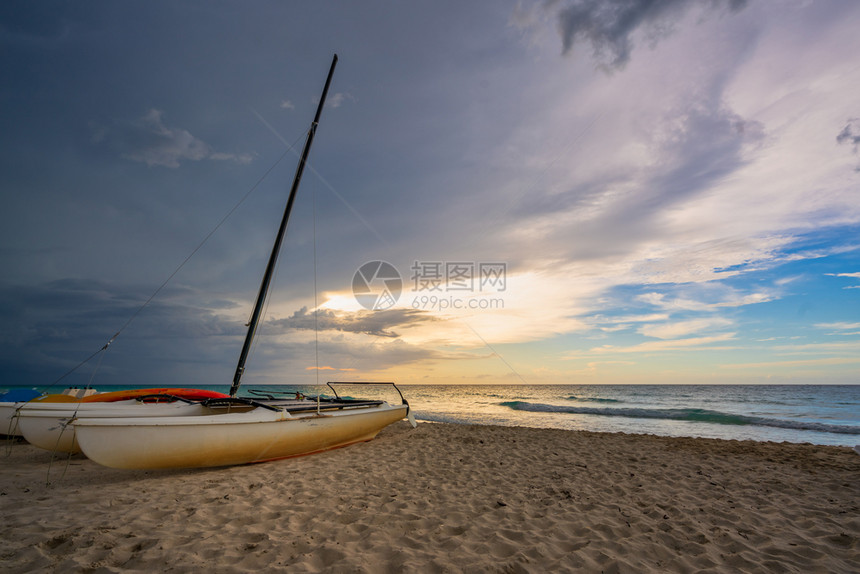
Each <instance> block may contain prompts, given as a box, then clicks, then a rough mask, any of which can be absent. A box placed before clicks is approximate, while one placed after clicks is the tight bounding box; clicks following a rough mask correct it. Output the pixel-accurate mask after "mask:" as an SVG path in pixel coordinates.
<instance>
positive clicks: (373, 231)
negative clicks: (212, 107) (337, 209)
mask: <svg viewBox="0 0 860 574" xmlns="http://www.w3.org/2000/svg"><path fill="white" fill-rule="evenodd" d="M251 112H252V113H253V114H254V115H255V116H257V119H258V120H260V123H262V124H263V125H264V126H266V127H267V128H268V129H269V131H270V132H272V134H274V136H275V137H276V138H278V139H279V140H281V142H282V143H283V144H284V145H286V144H287V141H286V140H285V139H284V138H283V137H282V136H281V134H280V133H278V130H276V129H275V128H274V127H272V124H270V123H269V122H267V121H266V119H265V118H264V117H263V116H261V115H260V114H259V112H257V110H255V109H254V108H251ZM293 153H295V154H296V155H298V153H297V152H295V151H293ZM305 168H307V169H309V170H311V172H313V174H314V175H315V176H317V178H318V179H319V180H320V181H321V182H322V183H323V185H325V186H326V187H327V188H328V189H329V191H331V192H332V193H333V194H334V195H335V197H337V198H338V199H339V200H340V201H341V202H342V203H343V204H344V205H345V206H346V208H347V209H348V210H349V211H350V212H351V213H352V214H353V215H354V216H355V217H356V219H358V220H359V221H360V222H361V223H362V224H364V226H365V227H366V228H367V229H368V230H369V231H370V232H371V233H372V234H373V235H374V236H375V237H376V238H377V239H378V240H379V241H380V242H381V243H383V244H385V245H386V246H387V245H390V244H389V243H388V241H387V240H386V239H385V238H384V237H383V236H382V234H381V233H379V231H377V230H376V228H375V227H373V226H372V225H371V224H370V222H368V221H367V220H366V219H365V218H364V217H362V215H361V214H360V213H359V212H358V210H356V209H355V208H354V207H353V206H352V205H351V204H350V203H349V202H348V201H347V200H346V198H345V197H344V196H342V195H341V194H340V193H338V192H337V190H336V189H335V188H334V186H332V184H330V183H329V182H328V181H327V180H326V179H325V178H324V177H323V176H322V175H320V172H318V171H317V170H316V169H314V166H313V165H312V164H311V162H310V160H308V161H307V162H306V163H305Z"/></svg>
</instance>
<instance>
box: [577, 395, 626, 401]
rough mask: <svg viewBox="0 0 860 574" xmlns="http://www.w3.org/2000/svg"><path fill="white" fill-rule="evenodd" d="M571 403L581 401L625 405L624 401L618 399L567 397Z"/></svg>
mask: <svg viewBox="0 0 860 574" xmlns="http://www.w3.org/2000/svg"><path fill="white" fill-rule="evenodd" d="M567 400H569V401H579V402H581V403H623V402H624V401H620V400H618V399H602V398H600V397H577V396H576V395H570V396H569V397H567Z"/></svg>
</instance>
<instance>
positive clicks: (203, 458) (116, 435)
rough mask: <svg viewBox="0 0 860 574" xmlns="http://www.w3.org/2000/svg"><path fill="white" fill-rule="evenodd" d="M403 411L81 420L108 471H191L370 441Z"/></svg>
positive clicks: (83, 440) (88, 444) (93, 454)
mask: <svg viewBox="0 0 860 574" xmlns="http://www.w3.org/2000/svg"><path fill="white" fill-rule="evenodd" d="M407 412H408V406H407V405H397V406H391V405H389V404H387V403H383V404H381V405H379V406H376V407H371V408H353V409H350V408H346V409H343V410H335V411H328V412H325V411H324V412H322V413H321V414H317V413H315V412H313V413H303V414H292V415H291V414H290V413H288V412H286V411H272V410H269V409H264V408H261V407H257V408H254V409H253V410H250V411H249V412H240V413H237V412H233V413H223V414H212V415H204V416H191V417H159V418H155V417H150V418H138V419H96V418H78V420H76V421H75V422H74V423H73V426H74V427H75V429H76V433H77V439H78V442H79V444H80V445H81V448H82V450H83V452H84V454H85V455H86V456H87V457H88V458H90V459H91V460H93V461H95V462H97V463H98V464H101V465H104V466H109V467H113V468H129V469H132V468H137V469H141V468H145V469H156V468H192V467H210V466H227V465H235V464H246V463H251V462H262V461H265V460H273V459H278V458H287V457H291V456H297V455H303V454H311V453H314V452H320V451H323V450H328V449H331V448H336V447H339V446H346V445H348V444H352V443H356V442H361V441H367V440H370V439H372V438H373V437H375V436H376V435H377V433H379V431H380V430H382V429H383V428H384V427H386V426H388V425H390V424H391V423H394V422H396V421H398V420H400V419H402V418H404V417H406V415H407Z"/></svg>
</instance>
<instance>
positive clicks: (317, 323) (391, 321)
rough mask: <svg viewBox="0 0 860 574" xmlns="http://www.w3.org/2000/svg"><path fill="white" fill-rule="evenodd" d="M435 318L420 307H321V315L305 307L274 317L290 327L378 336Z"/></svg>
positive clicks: (280, 324)
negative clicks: (347, 309)
mask: <svg viewBox="0 0 860 574" xmlns="http://www.w3.org/2000/svg"><path fill="white" fill-rule="evenodd" d="M428 321H435V319H434V318H433V317H432V316H430V315H429V314H428V313H427V312H426V311H421V310H419V309H388V310H386V311H372V312H371V311H359V312H356V313H347V312H344V311H337V312H335V311H332V310H331V309H320V310H319V312H318V313H317V316H316V317H314V313H311V312H309V311H308V308H307V307H302V308H301V309H299V310H298V311H296V312H295V313H293V315H292V317H289V318H287V319H280V320H276V321H272V324H273V325H276V326H278V327H285V328H290V329H309V330H313V329H319V330H320V331H345V332H349V333H364V334H366V335H375V336H377V337H388V338H397V337H399V336H400V335H399V334H398V333H396V332H394V331H393V330H392V329H393V328H395V327H406V328H408V327H410V326H412V325H416V324H419V323H426V322H428Z"/></svg>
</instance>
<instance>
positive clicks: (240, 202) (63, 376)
mask: <svg viewBox="0 0 860 574" xmlns="http://www.w3.org/2000/svg"><path fill="white" fill-rule="evenodd" d="M306 134H307V131H305V132H303V133H302V135H300V136H299V137H297V138H296V140H295V141H294V142H293V143H292V144H290V145H288V146H287V149H286V150H285V151H284V153H282V154H281V156H280V157H279V158H278V159H277V160H276V161H275V163H273V164H272V165H271V166H270V167H269V169H267V170H266V171H265V172H264V173H263V175H262V176H260V178H259V179H258V180H257V182H256V183H254V185H252V186H251V188H250V189H249V190H248V191H247V192H245V195H243V196H242V198H241V199H240V200H239V201H238V202H237V203H236V205H234V206H233V208H232V209H230V211H228V212H227V214H226V215H224V217H222V218H221V220H220V221H219V222H218V224H217V225H215V227H214V228H212V231H210V232H209V233H208V234H207V235H206V236H205V237H204V238H203V240H202V241H200V243H199V244H198V245H197V247H195V248H194V250H192V251H191V253H189V254H188V256H187V257H186V258H185V259H184V260H183V261H182V263H180V264H179V266H178V267H177V268H176V269H174V270H173V273H171V274H170V275H169V276H168V277H167V279H165V280H164V282H162V283H161V285H159V286H158V288H157V289H156V290H155V291H154V292H153V293H152V295H150V296H149V298H148V299H147V300H146V301H145V302H144V303H143V304H142V305H141V306H140V307H139V308H138V309H137V310H136V311H135V312H134V313H132V315H131V317H129V318H128V320H127V321H126V322H125V323H124V324H123V326H122V327H120V329H119V330H118V331H117V332H116V333H115V334H114V335H113V337H111V338H110V340H108V342H107V343H105V344H104V345H103V346H102V347H101V348H100V349H99V350H98V351H96V352H94V353H93V354H91V355H90V356H89V357H87V358H86V359H84V360H83V361H81V362H80V363H78V364H77V365H75V366H74V367H73V368H71V369H69V370H68V371H66V372H65V373H64V374H63V375H62V376H60V377H59V378H58V379H57V380H55V381H54V382H53V383H51V384H50V385H48V387H49V388H50V387H54V386H56V385H58V384H59V383H60V381H62V380H63V379H65V378H66V377H68V376H69V375H71V374H72V373H74V372H75V371H77V370H78V369H80V368H81V367H82V366H84V365H85V364H87V363H89V362H90V361H91V360H92V359H93V357H95V356H96V355H98V354H99V353H102V352H104V351H107V349H108V347H110V345H111V343H113V342H114V341H115V340H116V338H117V337H119V335H120V333H122V332H123V331H124V330H125V329H126V328H127V327H128V326H129V325H131V323H132V321H134V320H135V319H136V318H137V316H138V315H139V314H140V313H141V311H143V310H144V309H145V308H146V307H147V306H148V305H149V304H150V303H151V302H152V300H153V299H155V297H156V296H157V295H158V294H159V293H160V292H161V291H162V290H163V289H164V288H165V287H166V286H167V284H168V283H170V281H171V280H172V279H173V278H174V277H175V276H176V274H177V273H179V271H180V270H182V268H183V267H185V265H186V264H187V263H188V262H189V261H190V260H191V258H192V257H194V255H196V254H197V252H198V251H200V249H201V248H202V247H203V246H204V245H205V244H206V243H207V242H208V241H209V239H211V238H212V236H213V235H215V232H216V231H218V230H219V229H220V228H221V226H222V225H224V223H226V221H227V220H228V219H229V218H230V217H231V216H232V215H233V213H235V212H236V210H237V209H239V207H240V206H241V205H242V204H243V203H245V201H246V200H247V199H248V197H249V196H250V195H251V194H252V193H253V192H254V191H255V190H256V189H257V188H258V187H259V186H260V184H261V183H263V181H264V180H265V179H266V178H267V177H268V176H269V174H270V173H271V172H272V171H273V170H274V169H275V168H276V167H277V166H278V165H279V164H280V163H281V161H283V159H284V158H285V157H287V154H288V153H290V152H291V151H292V150H293V148H294V147H295V146H296V144H297V143H298V142H299V141H300V140H301V139H302V138H304V137H305V135H306ZM94 375H95V372H93V376H94ZM90 381H91V382H92V378H91V379H90Z"/></svg>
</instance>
